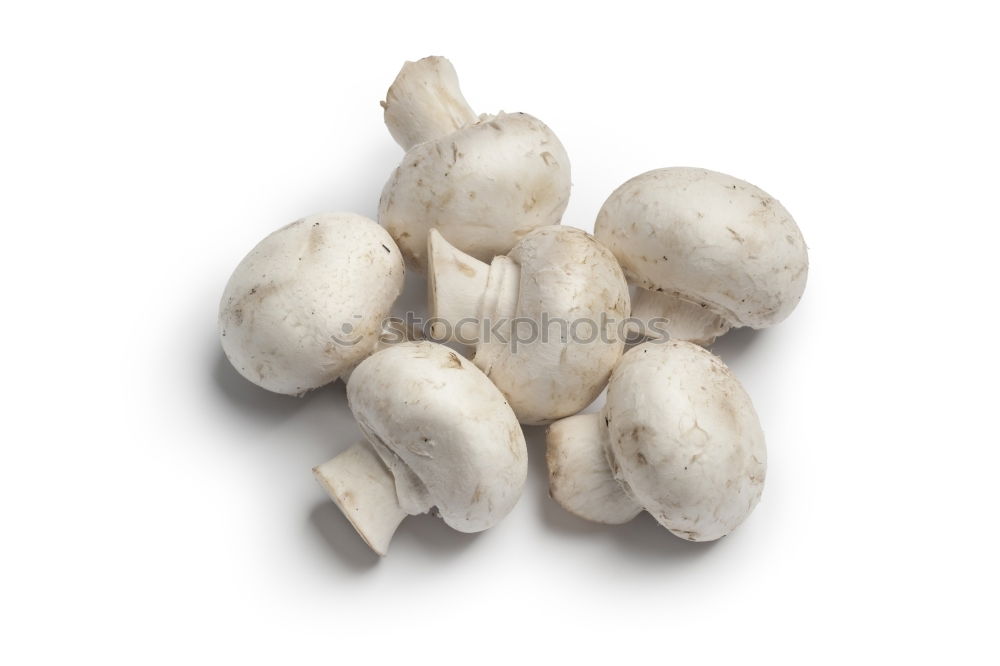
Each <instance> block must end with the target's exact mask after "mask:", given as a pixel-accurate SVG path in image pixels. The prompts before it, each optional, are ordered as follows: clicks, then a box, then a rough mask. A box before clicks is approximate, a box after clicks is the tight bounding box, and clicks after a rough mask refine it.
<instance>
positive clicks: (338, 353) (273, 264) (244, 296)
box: [219, 213, 404, 395]
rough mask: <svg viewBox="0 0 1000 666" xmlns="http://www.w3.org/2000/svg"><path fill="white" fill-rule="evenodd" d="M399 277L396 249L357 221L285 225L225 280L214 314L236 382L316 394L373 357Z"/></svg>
mask: <svg viewBox="0 0 1000 666" xmlns="http://www.w3.org/2000/svg"><path fill="white" fill-rule="evenodd" d="M403 271H404V268H403V258H402V255H401V254H400V252H399V248H397V247H396V244H395V243H394V242H393V240H392V238H391V237H390V236H389V234H388V233H386V231H385V229H383V228H382V227H380V226H379V225H378V224H376V223H375V222H374V221H372V220H369V219H368V218H366V217H362V216H360V215H355V214H353V213H325V214H320V215H313V216H311V217H306V218H303V219H301V220H298V221H297V222H293V223H291V224H289V225H288V226H285V227H283V228H281V229H279V230H278V231H275V232H274V233H272V234H271V235H270V236H268V237H267V238H265V239H264V240H263V241H261V242H260V243H259V244H258V245H257V247H255V248H254V249H253V250H251V252H250V254H248V255H247V256H246V258H244V259H243V261H241V262H240V264H239V265H238V266H237V267H236V270H235V271H233V275H232V277H230V278H229V283H228V284H227V285H226V289H225V292H224V293H223V295H222V302H221V304H220V307H219V332H220V334H221V337H222V348H223V350H224V351H225V353H226V356H227V357H228V358H229V360H230V362H231V363H232V364H233V366H234V367H235V368H236V369H237V370H238V371H239V373H240V374H241V375H243V376H244V377H246V378H247V379H249V380H250V381H251V382H253V383H254V384H257V385H258V386H261V387H263V388H265V389H267V390H269V391H274V392H276V393H284V394H287V395H301V394H303V393H305V392H306V391H309V390H311V389H315V388H319V387H320V386H323V385H324V384H328V383H330V382H332V381H334V380H335V379H337V378H338V377H340V376H341V375H342V374H344V373H346V372H348V371H349V370H350V369H351V368H352V367H353V366H354V365H356V364H357V363H358V362H359V361H361V360H362V359H363V358H364V357H366V356H368V355H369V354H371V353H372V352H373V351H375V349H376V347H377V345H378V344H379V336H380V334H381V331H382V324H383V321H384V320H385V319H386V317H387V316H388V314H389V309H390V308H391V307H392V304H393V301H395V300H396V297H397V296H399V293H400V291H401V290H402V288H403Z"/></svg>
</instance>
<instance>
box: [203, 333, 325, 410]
mask: <svg viewBox="0 0 1000 666" xmlns="http://www.w3.org/2000/svg"><path fill="white" fill-rule="evenodd" d="M209 367H211V368H212V371H211V372H212V384H213V386H215V388H216V390H217V392H218V393H219V394H220V395H221V396H222V397H223V398H224V399H225V400H226V402H228V403H229V404H230V405H232V406H233V408H234V409H236V410H238V411H239V412H241V413H242V415H243V416H244V417H246V418H248V419H254V420H256V421H269V422H276V421H281V420H284V419H287V418H290V417H291V416H292V415H293V414H295V413H296V412H298V411H299V410H300V409H302V407H303V406H304V405H305V404H306V403H307V402H308V401H309V400H310V399H311V398H312V397H313V396H314V395H315V394H316V393H317V391H320V390H325V389H326V388H327V387H324V388H323V389H318V390H317V391H310V392H309V393H307V394H305V395H304V396H302V397H301V398H296V397H294V396H288V395H280V394H278V393H272V392H271V391H268V390H265V389H262V388H261V387H259V386H257V385H256V384H254V383H253V382H251V381H249V380H248V379H246V378H245V377H243V376H242V375H240V373H239V372H237V371H236V368H234V367H233V365H232V363H230V362H229V359H227V358H226V355H225V353H223V351H222V349H221V348H220V347H218V345H217V344H216V345H215V362H214V363H212V364H210V366H209ZM335 383H337V384H342V382H335Z"/></svg>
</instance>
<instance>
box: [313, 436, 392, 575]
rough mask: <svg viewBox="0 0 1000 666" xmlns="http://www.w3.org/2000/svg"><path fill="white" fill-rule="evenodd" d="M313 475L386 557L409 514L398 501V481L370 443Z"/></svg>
mask: <svg viewBox="0 0 1000 666" xmlns="http://www.w3.org/2000/svg"><path fill="white" fill-rule="evenodd" d="M313 474H314V475H315V476H316V480H317V481H319V483H320V485H321V486H323V489H324V490H326V492H327V494H329V495H330V499H332V500H333V502H334V503H335V504H336V505H337V507H338V508H339V509H340V510H341V511H342V512H343V513H344V515H345V516H346V517H347V519H348V520H349V521H350V522H351V525H353V526H354V529H355V530H357V531H358V534H360V535H361V538H362V539H364V540H365V543H367V544H368V546H369V547H370V548H371V549H372V550H374V551H375V552H376V553H378V554H379V555H385V553H386V550H388V548H389V541H391V540H392V535H393V534H395V532H396V528H397V527H399V524H400V523H401V522H402V521H403V518H405V517H406V515H407V514H406V512H405V511H403V509H401V508H400V506H399V501H398V500H397V499H396V482H395V479H394V478H393V476H392V474H391V473H390V472H389V470H388V469H387V468H386V466H385V465H384V464H383V463H382V460H381V459H380V458H379V457H378V455H376V453H375V452H374V451H373V450H372V448H371V446H370V445H369V444H368V442H365V441H361V442H358V443H357V444H355V445H354V446H352V447H351V448H349V449H347V450H346V451H344V452H343V453H341V454H340V455H338V456H337V457H336V458H334V459H333V460H330V461H328V462H325V463H323V464H322V465H319V466H317V467H314V468H313Z"/></svg>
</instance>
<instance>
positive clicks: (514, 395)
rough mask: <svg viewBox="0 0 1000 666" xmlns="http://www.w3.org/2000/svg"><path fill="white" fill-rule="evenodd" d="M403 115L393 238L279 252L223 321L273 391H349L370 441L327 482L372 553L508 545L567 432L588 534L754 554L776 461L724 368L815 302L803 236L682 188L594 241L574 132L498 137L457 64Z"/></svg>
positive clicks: (236, 356) (734, 204) (649, 190)
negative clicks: (534, 452) (409, 295)
mask: <svg viewBox="0 0 1000 666" xmlns="http://www.w3.org/2000/svg"><path fill="white" fill-rule="evenodd" d="M382 108H383V109H384V120H385V124H386V125H387V127H388V128H389V132H390V134H391V135H392V137H393V138H394V139H395V140H396V142H397V143H399V145H400V146H402V148H403V149H404V150H405V151H406V154H405V155H404V157H403V159H402V161H401V162H400V163H399V165H398V166H397V167H396V168H395V170H394V171H393V172H392V175H391V176H390V177H389V180H388V182H387V183H386V185H385V187H384V189H383V192H382V196H381V199H380V201H379V204H378V222H375V221H373V220H370V219H368V218H365V217H362V216H360V215H356V214H353V213H324V214H318V215H312V216H309V217H305V218H302V219H300V220H298V221H296V222H293V223H291V224H289V225H287V226H284V227H282V228H280V229H278V230H277V231H275V232H273V233H272V234H270V235H269V236H267V237H266V238H264V240H262V241H261V242H260V243H259V244H258V245H257V246H256V247H255V248H253V250H251V251H250V253H249V254H248V255H247V256H246V257H245V258H244V259H243V260H242V261H241V262H240V263H239V265H238V266H237V267H236V269H235V270H234V272H233V274H232V277H230V279H229V282H228V284H227V285H226V288H225V290H224V292H223V296H222V301H221V304H220V308H219V319H218V326H219V335H220V339H221V341H222V348H223V351H224V352H225V355H226V357H227V358H228V359H229V361H230V362H231V363H232V365H233V367H234V368H235V369H236V370H237V371H238V372H239V373H240V374H241V375H242V376H243V377H245V378H246V379H248V380H249V381H251V382H253V383H254V384H256V385H258V386H260V387H261V388H263V389H266V390H268V391H272V392H274V393H280V394H285V395H290V396H302V395H304V394H306V393H307V392H309V391H313V390H316V389H319V388H321V387H322V386H325V385H327V384H329V383H331V382H334V381H336V380H338V379H341V380H343V381H344V382H346V384H347V401H348V405H349V407H350V409H351V412H352V413H353V415H354V417H355V420H356V421H357V425H358V429H359V430H360V432H361V435H362V438H361V440H360V441H358V442H357V443H355V444H353V445H351V446H349V447H347V448H344V449H343V450H342V451H341V452H340V453H339V454H337V455H335V456H334V457H333V458H332V459H331V460H329V461H328V462H326V463H323V464H320V465H318V466H317V467H315V468H314V470H313V472H314V475H315V477H316V479H317V480H318V482H319V484H320V486H321V487H322V488H323V490H325V491H326V493H327V494H328V495H329V497H330V499H332V500H333V502H334V503H335V504H336V506H337V507H339V508H340V510H341V511H342V512H343V513H344V515H345V517H346V518H347V520H348V521H349V522H350V524H351V525H352V526H353V527H354V528H355V530H356V531H357V532H358V534H359V535H360V536H361V538H362V539H363V540H364V541H365V543H367V544H368V545H369V546H370V547H371V549H372V550H373V551H374V552H376V553H378V554H379V555H384V554H385V553H386V551H387V549H388V546H389V543H390V540H391V539H392V536H393V534H394V533H395V531H396V529H397V527H398V526H399V524H400V523H401V522H402V520H403V519H404V518H405V517H406V516H408V515H417V514H423V513H431V514H433V515H436V516H437V517H439V518H441V519H442V520H443V521H444V522H445V523H446V524H447V525H448V526H449V527H451V528H453V529H455V530H458V531H460V532H479V531H482V530H486V529H489V528H491V527H493V526H495V525H497V524H498V523H499V522H500V521H501V520H502V519H503V518H504V517H505V516H507V515H508V514H509V513H510V512H511V511H512V510H513V509H514V508H515V505H516V504H517V501H518V499H519V498H520V496H521V493H522V491H523V488H524V484H525V480H526V477H527V465H528V450H527V446H526V444H525V438H524V433H523V431H522V428H521V425H522V424H523V425H543V424H550V425H549V428H548V430H547V432H546V452H545V459H546V462H547V465H548V475H549V495H550V496H551V498H552V499H553V500H554V501H555V502H557V503H558V504H559V505H560V506H562V507H563V508H564V509H566V510H567V511H568V512H569V513H571V514H574V515H576V516H579V517H580V518H582V519H585V520H589V521H593V522H597V523H605V524H620V523H625V522H628V521H630V520H632V519H633V518H635V517H636V516H637V515H638V514H639V513H641V512H642V511H647V512H648V513H650V514H651V515H652V516H653V518H654V519H655V520H656V521H657V522H658V523H659V524H660V525H662V526H663V527H665V528H666V529H667V530H669V531H670V532H671V533H672V534H675V535H677V536H679V537H681V538H683V539H686V540H689V541H713V540H716V539H719V538H721V537H723V536H725V535H727V534H730V533H731V532H732V531H733V530H735V529H736V528H737V527H738V526H739V525H740V524H741V523H743V521H744V520H745V519H746V518H747V516H749V515H750V513H751V512H752V511H753V509H754V507H755V506H757V504H758V502H759V500H760V498H761V493H762V491H763V488H764V479H765V475H766V467H767V451H766V446H765V443H764V434H763V430H762V428H761V425H760V422H759V420H758V417H757V413H756V411H755V410H754V407H753V403H752V402H751V400H750V397H749V395H748V394H747V392H746V390H745V389H744V388H743V386H742V385H741V384H740V383H739V381H738V380H737V379H736V377H735V376H734V375H733V373H732V372H731V371H730V369H729V368H727V367H726V365H725V364H724V363H723V362H722V361H721V360H720V359H719V358H718V357H717V356H715V355H713V354H712V353H711V352H710V351H708V350H707V349H706V348H705V347H706V346H708V345H711V344H712V343H713V342H714V341H715V340H716V339H717V338H718V337H719V336H721V335H723V334H725V333H726V332H727V331H728V330H730V329H731V328H736V327H742V326H747V327H751V328H765V327H768V326H773V325H775V324H777V323H779V322H781V321H782V320H784V319H785V318H786V317H788V316H789V314H791V312H792V311H793V310H794V309H795V307H796V305H797V304H798V302H799V301H800V299H801V298H802V294H803V291H804V289H805V284H806V277H807V273H808V263H809V262H808V255H807V250H806V245H805V241H804V240H803V238H802V234H801V232H800V231H799V228H798V226H797V225H796V223H795V221H794V220H793V219H792V216H791V215H790V214H789V212H788V211H787V210H786V209H785V208H784V207H783V206H782V205H781V204H780V203H779V202H778V201H777V200H776V199H774V198H773V197H771V196H770V195H769V194H767V193H766V192H764V191H763V190H761V189H760V188H758V187H755V186H754V185H751V184H750V183H747V182H745V181H742V180H739V179H737V178H733V177H732V176H727V175H725V174H721V173H717V172H714V171H708V170H705V169H694V168H688V167H672V168H665V169H657V170H654V171H649V172H647V173H643V174H641V175H639V176H636V177H635V178H632V179H631V180H629V181H627V182H626V183H624V184H623V185H621V186H620V187H618V188H617V189H616V190H615V191H614V192H613V193H612V194H611V196H610V197H609V198H608V199H607V201H606V202H605V203H604V205H603V207H602V208H601V210H600V212H599V213H598V215H597V219H596V223H595V231H594V235H590V234H588V233H586V232H584V231H582V230H580V229H575V228H572V227H568V226H561V221H562V219H561V218H562V215H563V212H564V211H565V210H566V205H567V202H568V198H569V189H570V171H569V158H568V157H567V155H566V151H565V149H564V148H563V146H562V144H561V143H560V142H559V139H558V138H556V135H555V134H554V133H553V132H552V130H550V129H549V128H548V127H547V126H546V125H544V124H543V123H542V122H541V121H539V120H538V119H536V118H534V117H533V116H530V115H528V114H525V113H504V112H499V113H497V114H493V115H485V114H484V115H479V116H477V115H476V114H475V112H473V110H472V108H471V107H470V106H469V104H468V103H467V102H466V101H465V98H464V97H463V95H462V92H461V90H460V89H459V85H458V76H457V74H456V73H455V69H454V68H453V67H452V65H451V63H450V62H448V61H447V60H446V59H444V58H440V57H429V58H424V59H422V60H419V61H417V62H407V63H406V64H405V65H404V66H403V68H402V70H401V71H400V72H399V74H398V75H397V77H396V79H395V81H394V82H393V83H392V85H391V87H390V88H389V90H388V92H387V94H386V99H385V100H384V101H383V102H382ZM406 267H409V268H412V269H414V270H416V271H417V272H419V273H426V275H427V287H428V316H429V319H428V320H426V322H425V324H426V325H424V326H422V327H417V328H416V329H414V328H406V329H404V328H403V327H400V326H399V324H398V320H394V319H391V318H390V314H391V310H392V307H393V305H394V303H395V301H396V299H397V297H398V296H399V295H400V293H401V291H402V289H403V282H404V274H405V269H406ZM629 283H631V284H632V286H633V287H634V290H635V295H634V298H633V297H630V292H629ZM403 331H405V334H404V335H403V336H402V337H403V338H404V339H401V332H403ZM406 337H409V338H410V339H409V340H406V339H405V338H406ZM422 338H426V339H422ZM605 389H606V396H605V398H604V400H603V404H601V395H602V392H604V391H605ZM595 401H596V402H595ZM591 405H594V406H595V408H596V409H597V411H591V412H586V410H587V408H588V406H591Z"/></svg>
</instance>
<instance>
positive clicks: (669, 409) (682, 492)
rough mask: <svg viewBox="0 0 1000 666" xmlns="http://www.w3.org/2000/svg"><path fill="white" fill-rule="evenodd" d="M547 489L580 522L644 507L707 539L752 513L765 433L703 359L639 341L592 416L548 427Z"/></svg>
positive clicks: (700, 352)
mask: <svg viewBox="0 0 1000 666" xmlns="http://www.w3.org/2000/svg"><path fill="white" fill-rule="evenodd" d="M546 440H547V443H548V451H547V456H546V457H547V461H548V466H549V490H550V494H551V495H552V497H553V499H555V500H556V501H557V502H558V503H559V504H560V505H562V506H563V507H564V508H565V509H567V510H568V511H570V512H571V513H574V514H576V515H578V516H580V517H582V518H585V519H587V520H592V521H596V522H600V523H608V524H619V523H625V522H628V521H629V520H631V519H632V518H634V517H635V516H636V515H637V514H638V513H639V512H640V511H642V510H643V509H645V510H646V511H648V512H649V513H651V514H652V515H653V517H654V518H656V520H657V521H659V523H660V524H661V525H663V526H664V527H666V528H667V529H668V530H670V531H671V532H672V533H674V534H676V535H677V536H680V537H682V538H685V539H688V540H691V541H712V540H714V539H718V538H720V537H723V536H725V535H726V534H729V533H730V532H732V531H733V530H734V529H736V527H737V526H738V525H739V524H740V523H742V522H743V520H744V519H745V518H746V517H747V516H748V515H749V514H750V512H751V511H752V510H753V508H754V506H756V505H757V502H758V500H759V499H760V494H761V491H762V490H763V488H764V474H765V470H766V464H767V452H766V448H765V445H764V434H763V432H762V431H761V428H760V422H759V421H758V419H757V413H756V412H755V411H754V408H753V404H751V402H750V397H749V396H748V395H747V393H746V391H745V390H744V389H743V387H742V386H741V385H740V383H739V382H738V381H737V380H736V378H735V377H733V375H732V374H731V373H730V371H729V369H728V368H727V367H726V366H725V365H724V364H723V363H722V361H721V360H719V359H718V358H717V357H715V356H713V355H712V354H711V353H710V352H708V351H706V350H704V349H702V348H701V347H698V346H696V345H694V344H691V343H689V342H681V341H676V340H671V341H661V342H658V343H657V342H647V343H645V344H643V345H640V346H638V347H636V348H634V349H632V350H630V351H629V352H628V353H626V354H625V356H623V357H622V360H621V362H620V363H619V364H618V366H617V367H616V368H615V370H614V372H613V373H612V374H611V380H610V382H609V383H608V395H607V402H606V403H605V406H604V409H603V410H602V412H601V413H600V414H580V415H577V416H572V417H570V418H567V419H563V420H562V421H558V422H556V423H554V424H552V425H551V426H550V427H549V431H548V434H547V437H546Z"/></svg>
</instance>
